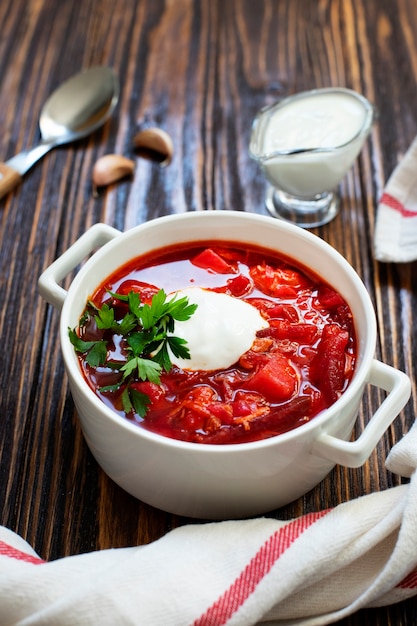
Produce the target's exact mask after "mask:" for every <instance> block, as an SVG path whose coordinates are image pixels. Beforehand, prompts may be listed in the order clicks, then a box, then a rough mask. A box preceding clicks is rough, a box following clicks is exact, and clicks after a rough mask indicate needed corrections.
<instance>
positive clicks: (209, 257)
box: [191, 248, 237, 274]
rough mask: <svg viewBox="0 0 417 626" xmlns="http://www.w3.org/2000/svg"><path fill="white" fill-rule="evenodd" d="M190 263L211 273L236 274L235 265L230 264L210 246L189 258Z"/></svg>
mask: <svg viewBox="0 0 417 626" xmlns="http://www.w3.org/2000/svg"><path fill="white" fill-rule="evenodd" d="M191 263H192V264H193V265H196V266H197V267H201V268H202V269H204V270H207V271H208V272H212V273H213V274H236V273H237V269H236V266H235V265H231V264H230V263H228V262H227V261H225V260H224V259H222V257H221V256H220V254H218V253H217V252H216V251H215V250H213V249H212V248H206V249H205V250H203V251H202V252H200V253H199V254H197V255H196V256H195V257H193V258H192V259H191Z"/></svg>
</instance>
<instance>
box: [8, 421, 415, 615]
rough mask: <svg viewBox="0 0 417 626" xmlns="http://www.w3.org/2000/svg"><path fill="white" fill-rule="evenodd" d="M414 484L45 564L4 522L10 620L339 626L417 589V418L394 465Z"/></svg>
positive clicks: (394, 454) (393, 455) (391, 459)
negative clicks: (282, 516)
mask: <svg viewBox="0 0 417 626" xmlns="http://www.w3.org/2000/svg"><path fill="white" fill-rule="evenodd" d="M386 463H387V467H388V469H389V470H390V471H392V472H394V473H396V474H399V475H401V476H404V477H406V478H407V479H408V478H410V480H406V481H403V482H404V484H402V485H399V486H397V487H393V488H391V489H387V490H385V491H381V492H376V493H372V494H369V495H364V496H363V497H361V498H358V499H356V500H352V501H349V502H346V503H343V504H340V505H338V506H336V507H335V508H333V509H329V510H325V511H320V512H317V513H309V514H307V515H304V516H302V517H300V518H297V519H293V520H291V521H277V520H275V519H268V518H258V519H251V520H241V521H224V522H212V523H204V524H191V525H187V526H183V527H181V528H178V529H175V530H173V531H171V532H170V533H168V534H167V535H165V536H164V537H162V538H161V539H159V540H158V541H155V542H154V543H151V544H148V545H145V546H141V547H130V548H118V549H114V550H102V551H98V552H91V553H87V554H82V555H77V556H69V557H65V558H62V559H58V560H55V561H50V562H46V561H44V560H42V559H41V558H40V557H39V556H38V555H37V554H36V553H35V552H34V551H33V550H32V549H31V547H30V546H29V545H28V544H27V543H26V542H25V541H24V540H23V539H22V538H21V537H19V536H18V535H16V534H15V533H13V532H12V531H10V530H8V529H6V528H4V527H0V624H5V625H7V626H12V625H16V624H19V625H20V626H23V625H24V626H28V625H31V624H42V625H51V626H52V625H53V626H63V625H68V626H70V625H71V626H78V625H80V626H81V625H82V626H88V625H90V624H91V625H94V626H96V625H97V624H100V626H107V625H109V626H114V625H115V624H117V625H118V626H123V625H125V624H126V625H130V624H134V625H146V626H147V625H149V626H167V625H168V626H176V625H178V626H220V625H223V624H224V625H227V626H232V625H239V626H240V625H242V626H243V625H253V624H264V625H269V626H271V625H273V624H275V625H277V626H284V625H286V626H290V625H291V626H295V625H303V626H307V625H308V626H313V625H314V626H317V625H322V624H331V623H334V622H336V621H338V620H339V619H341V618H343V617H345V616H347V615H349V614H351V613H354V612H356V611H358V610H359V609H361V608H364V607H368V608H369V607H378V606H384V605H388V604H392V603H396V602H399V601H401V600H405V599H407V598H410V597H412V596H415V595H416V594H417V541H416V536H417V475H416V472H415V469H416V467H417V425H416V424H415V425H414V426H413V427H412V429H411V430H410V431H409V433H408V434H407V435H405V436H404V437H403V438H402V439H401V441H399V442H398V443H397V444H396V445H395V446H394V447H393V449H392V451H391V452H390V454H389V456H388V459H387V461H386Z"/></svg>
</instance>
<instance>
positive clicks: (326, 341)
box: [310, 324, 349, 406]
mask: <svg viewBox="0 0 417 626" xmlns="http://www.w3.org/2000/svg"><path fill="white" fill-rule="evenodd" d="M348 341H349V333H348V331H347V330H344V329H343V328H340V326H338V325H337V324H328V325H327V326H325V327H324V328H323V333H322V337H321V339H320V341H319V344H318V346H317V354H316V356H315V357H314V358H313V360H312V362H311V368H310V378H311V382H312V383H313V384H314V385H315V386H316V387H317V388H318V389H320V391H321V392H322V394H323V397H324V399H325V401H326V402H327V405H328V406H329V405H330V404H333V402H335V401H336V400H337V399H338V397H339V396H340V394H341V392H342V391H343V387H344V382H345V361H346V347H347V344H348Z"/></svg>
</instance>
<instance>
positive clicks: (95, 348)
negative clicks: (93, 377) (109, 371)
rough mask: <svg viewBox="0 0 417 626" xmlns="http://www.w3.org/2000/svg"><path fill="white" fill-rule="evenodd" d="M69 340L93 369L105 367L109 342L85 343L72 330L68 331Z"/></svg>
mask: <svg viewBox="0 0 417 626" xmlns="http://www.w3.org/2000/svg"><path fill="white" fill-rule="evenodd" d="M68 334H69V339H70V341H71V343H72V345H73V346H74V348H75V350H76V351H77V352H81V353H82V354H85V355H86V357H85V360H86V362H87V363H88V365H90V366H91V367H98V366H99V365H104V363H105V362H106V357H107V342H106V341H104V340H102V339H101V340H99V341H83V340H82V339H80V337H79V336H78V335H77V333H76V332H75V331H74V330H72V329H71V328H69V329H68Z"/></svg>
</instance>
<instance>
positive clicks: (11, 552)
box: [0, 541, 45, 565]
mask: <svg viewBox="0 0 417 626" xmlns="http://www.w3.org/2000/svg"><path fill="white" fill-rule="evenodd" d="M0 556H7V557H9V558H10V559H16V560H17V561H25V563H32V564H33V565H42V563H45V561H43V560H42V559H40V558H39V557H38V556H33V555H31V554H26V552H22V551H21V550H17V549H16V548H13V546H10V545H9V544H8V543H5V542H4V541H0Z"/></svg>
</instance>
